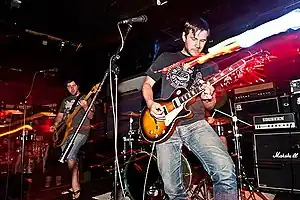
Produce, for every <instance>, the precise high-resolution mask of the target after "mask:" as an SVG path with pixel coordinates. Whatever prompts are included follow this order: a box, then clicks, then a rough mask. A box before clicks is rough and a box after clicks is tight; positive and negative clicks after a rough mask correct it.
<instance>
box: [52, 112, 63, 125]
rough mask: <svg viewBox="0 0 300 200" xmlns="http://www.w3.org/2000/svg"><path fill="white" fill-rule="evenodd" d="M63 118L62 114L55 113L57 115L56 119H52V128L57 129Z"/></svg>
mask: <svg viewBox="0 0 300 200" xmlns="http://www.w3.org/2000/svg"><path fill="white" fill-rule="evenodd" d="M63 117H64V113H57V115H56V117H55V119H54V124H53V126H55V127H57V126H58V124H59V123H60V122H61V121H62V119H63Z"/></svg>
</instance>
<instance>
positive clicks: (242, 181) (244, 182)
mask: <svg viewBox="0 0 300 200" xmlns="http://www.w3.org/2000/svg"><path fill="white" fill-rule="evenodd" d="M229 108H230V112H231V115H229V114H227V113H225V112H222V111H220V110H218V109H214V114H215V112H219V113H221V114H223V115H225V116H227V117H230V118H231V120H232V122H233V124H232V126H233V128H232V132H233V136H234V139H233V141H234V150H235V155H236V158H237V159H236V160H237V164H236V176H237V181H238V182H237V184H238V199H239V200H246V197H245V194H244V193H242V190H243V187H247V188H248V189H249V192H250V196H249V198H248V199H247V200H249V199H250V197H251V199H252V200H255V194H256V195H258V196H259V197H261V198H262V199H263V200H268V199H267V198H266V197H265V196H264V195H263V194H262V193H261V192H259V191H257V190H256V188H255V187H254V186H253V185H252V184H251V183H250V181H249V180H248V178H247V175H246V173H245V170H244V168H243V166H242V163H241V161H242V156H241V145H240V138H241V137H242V135H241V134H240V133H239V129H238V126H237V122H241V123H243V124H245V125H247V126H252V125H251V124H249V123H247V122H245V121H243V120H240V119H238V118H237V116H236V115H235V114H234V113H233V109H232V103H231V99H229ZM214 114H213V115H214ZM252 197H254V199H253V198H252Z"/></svg>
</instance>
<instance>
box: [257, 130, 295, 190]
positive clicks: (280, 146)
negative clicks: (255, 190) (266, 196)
mask: <svg viewBox="0 0 300 200" xmlns="http://www.w3.org/2000/svg"><path fill="white" fill-rule="evenodd" d="M253 138H254V160H255V161H254V162H255V173H256V179H257V186H258V187H259V188H263V189H269V190H276V191H289V192H300V157H299V153H300V132H283V133H260V134H254V137H253Z"/></svg>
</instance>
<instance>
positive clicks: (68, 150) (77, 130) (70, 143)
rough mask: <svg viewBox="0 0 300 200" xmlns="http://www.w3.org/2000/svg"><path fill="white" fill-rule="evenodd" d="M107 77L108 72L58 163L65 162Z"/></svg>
mask: <svg viewBox="0 0 300 200" xmlns="http://www.w3.org/2000/svg"><path fill="white" fill-rule="evenodd" d="M107 76H108V71H106V72H105V74H104V77H103V79H102V81H101V83H100V84H99V86H98V88H97V90H96V92H95V95H94V97H93V99H92V101H91V103H90V105H89V106H88V108H87V110H86V111H85V113H84V115H83V117H82V119H81V121H80V122H79V125H78V127H77V129H76V131H75V132H74V134H73V135H72V137H71V139H70V142H69V143H68V144H67V145H66V147H65V148H64V150H63V152H62V153H61V155H60V158H59V160H58V161H59V162H61V163H64V162H65V161H66V158H67V156H68V154H69V152H70V150H71V149H72V148H73V146H74V141H75V139H76V136H77V135H78V132H79V130H80V128H81V127H82V125H83V123H84V120H85V119H86V118H87V116H88V114H89V111H90V110H91V108H92V106H93V104H94V102H95V100H96V98H97V96H98V94H99V92H100V91H101V89H102V86H103V84H104V82H105V80H106V78H107Z"/></svg>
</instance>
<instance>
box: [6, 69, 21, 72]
mask: <svg viewBox="0 0 300 200" xmlns="http://www.w3.org/2000/svg"><path fill="white" fill-rule="evenodd" d="M9 70H11V71H16V72H21V71H23V70H22V69H17V68H10V69H9Z"/></svg>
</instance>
